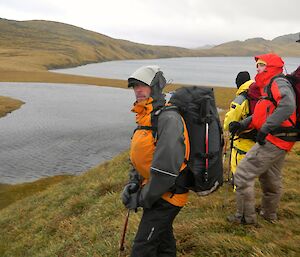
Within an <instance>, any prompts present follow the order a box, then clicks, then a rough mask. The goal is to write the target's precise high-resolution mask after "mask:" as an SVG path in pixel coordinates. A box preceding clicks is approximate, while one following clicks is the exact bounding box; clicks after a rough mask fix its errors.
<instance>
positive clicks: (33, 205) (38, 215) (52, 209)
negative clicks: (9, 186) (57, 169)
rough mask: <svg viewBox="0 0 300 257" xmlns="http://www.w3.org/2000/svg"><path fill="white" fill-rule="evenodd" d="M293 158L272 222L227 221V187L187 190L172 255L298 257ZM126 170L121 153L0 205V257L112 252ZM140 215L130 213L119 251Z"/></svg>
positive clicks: (299, 195) (299, 201)
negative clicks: (199, 194) (209, 190)
mask: <svg viewBox="0 0 300 257" xmlns="http://www.w3.org/2000/svg"><path fill="white" fill-rule="evenodd" d="M298 148H299V147H298ZM299 161H300V157H299V156H298V155H296V154H295V153H294V152H292V153H291V154H290V155H289V156H288V158H287V161H286V165H285V168H284V189H285V194H284V196H283V198H282V201H281V205H280V208H279V221H278V223H276V224H270V223H268V222H266V221H264V220H262V219H261V218H259V222H260V224H261V228H254V227H252V226H237V225H231V224H229V223H227V222H226V220H225V219H226V216H227V215H228V214H230V213H233V212H234V193H233V192H232V191H231V190H230V189H229V187H228V186H223V187H222V188H221V189H220V190H219V191H217V192H216V193H214V194H212V195H210V196H208V197H204V198H200V197H197V196H196V195H195V194H193V193H191V195H190V199H189V203H188V204H187V206H186V207H184V208H183V210H182V211H181V212H180V214H179V215H178V217H177V218H176V221H175V226H174V227H175V234H176V238H177V244H178V256H182V257H183V256H184V257H187V256H230V257H235V256H236V257H237V256H241V257H242V256H243V257H244V256H264V257H266V256H268V257H271V256H272V257H276V256H278V257H279V256H299V254H300V249H299V240H300V190H299V180H300V172H299V169H298V168H297V167H296V166H295V163H299ZM128 169H129V163H128V152H125V153H123V154H121V155H119V156H117V157H116V158H114V159H113V160H112V161H110V162H106V163H104V164H103V165H100V166H99V167H96V168H93V169H91V170H90V171H88V172H86V173H85V174H83V175H81V176H77V177H71V178H67V179H65V180H63V181H62V182H59V183H57V184H55V185H49V187H48V188H47V189H45V190H43V191H41V192H39V193H36V194H34V195H31V196H29V197H26V198H24V199H22V200H18V201H16V202H14V203H12V204H10V205H9V206H7V207H6V208H4V209H2V210H1V212H0V232H1V233H0V242H1V243H0V256H3V257H5V256H14V257H16V256H39V257H41V256H101V257H104V256H107V257H111V256H117V253H118V244H119V240H120V236H121V231H122V227H123V223H124V219H125V215H126V210H125V209H124V207H123V206H122V203H121V201H120V192H121V190H122V188H123V185H124V184H125V183H126V181H127V172H128ZM257 197H259V193H258V194H257ZM140 215H141V211H139V212H138V213H132V214H131V215H130V220H129V227H128V232H127V235H126V242H125V246H126V250H125V253H126V254H129V251H130V247H131V242H132V240H133V238H134V234H135V232H136V229H137V226H138V223H139V219H140ZM124 256H125V255H124Z"/></svg>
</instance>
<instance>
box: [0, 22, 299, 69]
mask: <svg viewBox="0 0 300 257" xmlns="http://www.w3.org/2000/svg"><path fill="white" fill-rule="evenodd" d="M0 34H1V37H0V56H1V58H0V71H46V70H47V69H53V68H62V67H72V66H78V65H82V64H87V63H94V62H103V61H109V60H122V59H149V58H168V57H189V56H253V55H256V54H260V53H266V52H271V51H273V52H276V53H278V54H280V55H282V56H299V57H300V44H298V43H295V41H296V39H298V35H297V34H291V35H285V36H280V37H277V38H275V39H273V40H271V41H270V40H265V39H262V38H255V39H248V40H245V41H233V42H228V43H225V44H221V45H218V46H214V47H212V48H209V49H203V48H201V49H199V48H197V49H187V48H182V47H173V46H154V45H146V44H138V43H134V42H130V41H126V40H120V39H114V38H111V37H108V36H105V35H102V34H99V33H96V32H93V31H89V30H85V29H82V28H79V27H75V26H73V25H68V24H64V23H59V22H53V21H43V20H32V21H14V20H6V19H1V18H0Z"/></svg>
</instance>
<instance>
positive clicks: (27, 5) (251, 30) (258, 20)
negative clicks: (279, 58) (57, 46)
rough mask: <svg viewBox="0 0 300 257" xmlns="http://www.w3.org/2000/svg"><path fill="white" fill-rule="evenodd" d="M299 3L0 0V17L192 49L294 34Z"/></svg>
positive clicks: (295, 0) (299, 23)
mask: <svg viewBox="0 0 300 257" xmlns="http://www.w3.org/2000/svg"><path fill="white" fill-rule="evenodd" d="M299 10H300V1H299V0H288V1H283V0H226V1H222V0H84V1H76V0H23V1H20V0H1V2H0V17H1V18H6V19H12V20H33V19H43V20H52V21H59V22H63V23H68V24H72V25H75V26H79V27H82V28H84V29H89V30H92V31H96V32H99V33H101V34H105V35H108V36H111V37H114V38H121V39H127V40H130V41H134V42H139V43H145V44H154V45H174V46H183V47H198V46H203V45H206V44H214V45H215V44H221V43H224V42H228V41H232V40H246V39H248V38H253V37H263V38H265V39H273V38H274V37H277V36H280V35H285V34H290V33H297V32H300V14H299Z"/></svg>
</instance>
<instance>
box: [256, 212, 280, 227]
mask: <svg viewBox="0 0 300 257" xmlns="http://www.w3.org/2000/svg"><path fill="white" fill-rule="evenodd" d="M259 216H261V217H263V218H264V220H266V221H268V222H269V223H271V224H275V223H276V222H277V221H278V218H277V215H276V214H275V215H272V217H270V216H267V215H265V213H264V212H263V211H260V212H259Z"/></svg>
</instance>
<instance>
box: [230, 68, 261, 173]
mask: <svg viewBox="0 0 300 257" xmlns="http://www.w3.org/2000/svg"><path fill="white" fill-rule="evenodd" d="M235 82H236V86H237V88H238V90H237V92H236V97H235V99H234V100H233V101H232V102H231V104H230V110H229V111H228V112H227V113H226V115H225V119H224V130H225V131H226V130H229V131H230V132H233V133H232V134H235V132H236V131H235V129H234V124H235V122H239V121H241V120H243V119H245V118H247V117H248V116H249V115H251V106H250V102H249V97H248V91H249V90H250V86H251V88H253V90H257V91H258V92H259V89H258V88H256V85H255V83H254V81H253V80H251V79H250V74H249V73H248V72H247V71H241V72H239V73H238V75H237V77H236V80H235ZM253 100H254V99H253ZM255 137H256V134H255V131H253V130H251V131H249V130H247V131H243V133H240V134H236V135H234V138H232V139H231V140H233V147H232V149H231V160H230V165H231V172H232V173H233V174H234V173H235V171H236V167H237V165H238V163H239V162H240V161H241V160H242V159H243V158H244V157H245V154H246V153H247V152H248V151H249V150H250V149H251V147H252V146H253V145H254V144H255Z"/></svg>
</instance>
